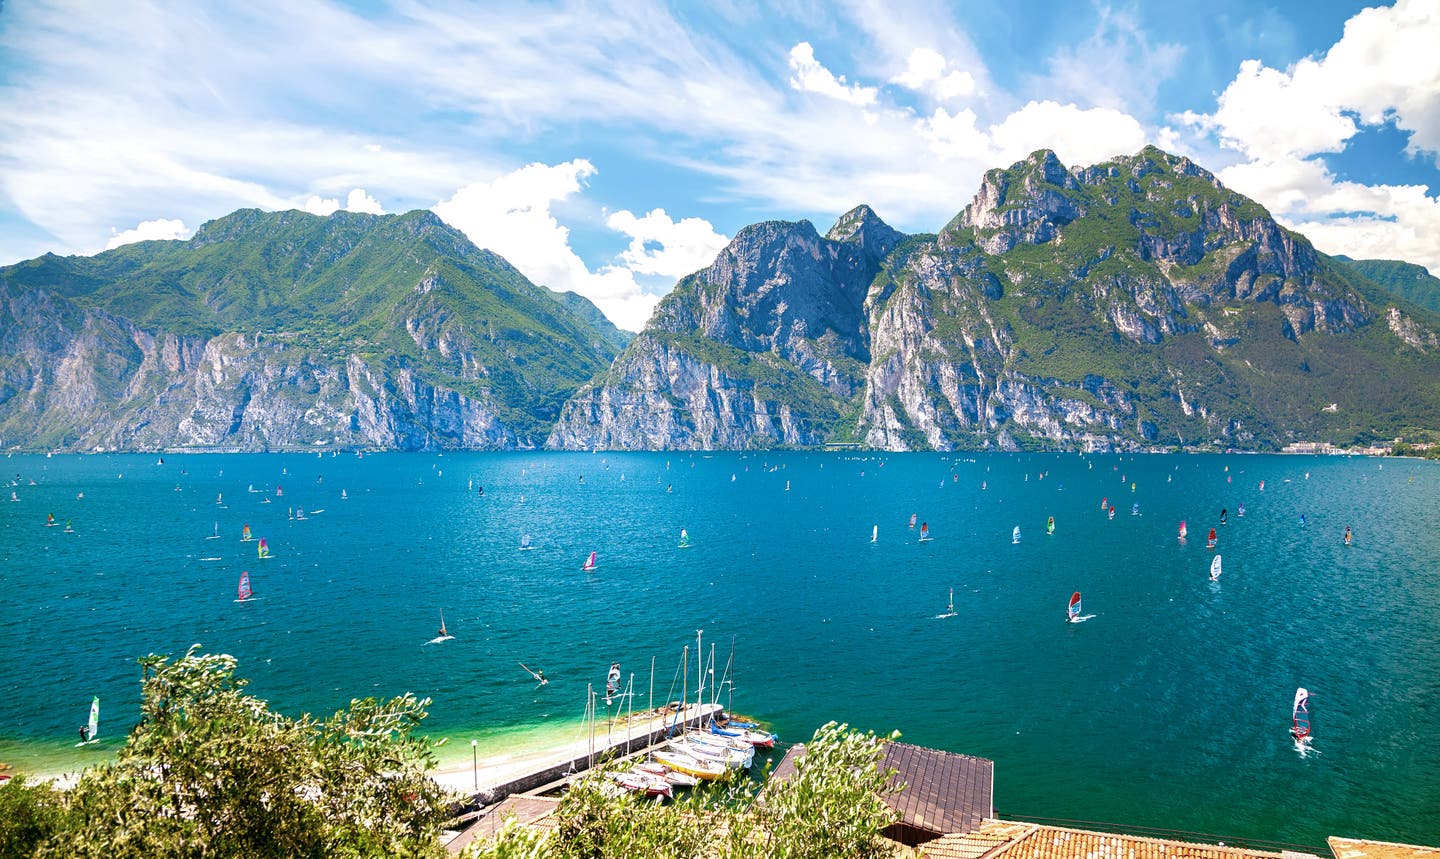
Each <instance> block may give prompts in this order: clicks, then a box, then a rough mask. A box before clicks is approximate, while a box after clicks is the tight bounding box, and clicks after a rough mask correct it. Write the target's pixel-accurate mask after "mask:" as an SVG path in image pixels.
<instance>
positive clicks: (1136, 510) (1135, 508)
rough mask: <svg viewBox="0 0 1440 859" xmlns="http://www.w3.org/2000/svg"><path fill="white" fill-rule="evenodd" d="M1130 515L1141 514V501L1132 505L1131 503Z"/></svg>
mask: <svg viewBox="0 0 1440 859" xmlns="http://www.w3.org/2000/svg"><path fill="white" fill-rule="evenodd" d="M1130 515H1131V516H1139V515H1140V502H1139V501H1136V502H1135V503H1134V504H1131V505H1130Z"/></svg>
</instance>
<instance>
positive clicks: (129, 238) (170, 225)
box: [105, 218, 192, 251]
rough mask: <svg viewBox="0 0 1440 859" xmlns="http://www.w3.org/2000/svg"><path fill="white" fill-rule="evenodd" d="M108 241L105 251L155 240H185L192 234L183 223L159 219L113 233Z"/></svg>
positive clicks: (142, 222)
mask: <svg viewBox="0 0 1440 859" xmlns="http://www.w3.org/2000/svg"><path fill="white" fill-rule="evenodd" d="M111 232H112V233H114V235H112V236H111V237H110V241H108V242H106V243H105V250H107V251H108V250H113V249H114V248H118V247H120V246H121V245H128V244H132V243H134V242H148V241H153V240H155V239H186V238H189V237H190V233H191V232H192V231H191V230H190V228H189V227H187V226H185V222H184V221H181V220H176V219H165V218H160V219H157V220H154V221H141V222H140V223H138V224H136V225H135V226H134V227H132V228H130V229H128V230H122V231H120V232H115V231H114V230H111Z"/></svg>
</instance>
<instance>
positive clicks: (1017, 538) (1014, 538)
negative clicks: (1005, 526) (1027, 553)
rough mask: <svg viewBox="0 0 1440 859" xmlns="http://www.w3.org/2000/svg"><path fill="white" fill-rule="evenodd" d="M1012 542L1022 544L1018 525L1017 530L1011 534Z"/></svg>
mask: <svg viewBox="0 0 1440 859" xmlns="http://www.w3.org/2000/svg"><path fill="white" fill-rule="evenodd" d="M1010 542H1011V543H1018V542H1020V526H1019V525H1016V526H1015V530H1014V531H1011V532H1010Z"/></svg>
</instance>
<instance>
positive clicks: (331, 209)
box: [300, 188, 385, 217]
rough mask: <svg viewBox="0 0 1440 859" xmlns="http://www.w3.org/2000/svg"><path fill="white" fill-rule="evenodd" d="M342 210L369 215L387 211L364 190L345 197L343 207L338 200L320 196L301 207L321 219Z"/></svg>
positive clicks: (354, 191) (308, 199)
mask: <svg viewBox="0 0 1440 859" xmlns="http://www.w3.org/2000/svg"><path fill="white" fill-rule="evenodd" d="M341 208H344V209H345V211H347V212H364V213H365V214H367V215H383V214H385V209H384V208H383V207H382V206H381V205H380V201H379V200H377V199H375V198H374V197H372V196H370V194H369V192H367V191H366V190H365V189H364V188H352V189H351V190H350V193H349V194H347V195H346V196H345V205H344V206H343V207H342V206H341V205H340V201H339V200H338V199H336V198H334V197H321V196H320V195H318V194H311V195H310V196H309V197H308V198H306V200H305V202H304V203H303V204H301V206H300V209H301V210H302V211H305V212H309V213H310V214H312V215H320V216H321V217H326V216H329V215H333V214H335V213H336V212H338V211H340V209H341Z"/></svg>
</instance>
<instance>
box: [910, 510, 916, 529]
mask: <svg viewBox="0 0 1440 859" xmlns="http://www.w3.org/2000/svg"><path fill="white" fill-rule="evenodd" d="M910 527H911V528H914V527H915V514H914V513H911V514H910Z"/></svg>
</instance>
